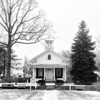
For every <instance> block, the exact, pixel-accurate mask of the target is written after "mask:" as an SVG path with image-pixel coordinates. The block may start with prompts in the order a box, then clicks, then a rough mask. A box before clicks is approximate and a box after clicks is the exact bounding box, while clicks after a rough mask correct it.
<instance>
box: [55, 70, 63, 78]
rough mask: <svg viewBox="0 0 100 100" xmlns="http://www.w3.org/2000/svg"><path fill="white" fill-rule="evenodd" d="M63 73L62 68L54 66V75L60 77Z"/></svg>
mask: <svg viewBox="0 0 100 100" xmlns="http://www.w3.org/2000/svg"><path fill="white" fill-rule="evenodd" d="M62 75H63V68H56V77H57V78H62Z"/></svg>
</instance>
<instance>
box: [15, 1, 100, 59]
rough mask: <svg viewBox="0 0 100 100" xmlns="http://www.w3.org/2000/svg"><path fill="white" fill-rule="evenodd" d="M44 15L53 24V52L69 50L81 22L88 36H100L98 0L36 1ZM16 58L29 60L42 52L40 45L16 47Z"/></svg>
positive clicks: (99, 7) (99, 4) (99, 5)
mask: <svg viewBox="0 0 100 100" xmlns="http://www.w3.org/2000/svg"><path fill="white" fill-rule="evenodd" d="M37 1H38V2H39V6H40V7H41V9H42V10H44V12H45V13H46V18H47V19H48V20H50V21H51V22H52V23H53V28H54V31H56V34H55V36H56V37H59V38H57V39H55V41H54V50H55V51H56V52H60V51H61V50H70V47H71V45H72V42H73V38H74V37H75V34H76V33H77V31H78V25H79V23H80V22H81V20H84V21H85V22H86V23H87V27H88V28H89V29H90V34H91V35H92V36H93V39H95V37H98V36H99V34H100V0H37ZM15 48H16V50H15V51H16V54H18V57H20V58H23V57H24V56H26V57H28V58H29V59H31V58H33V57H34V56H36V55H37V54H39V53H41V52H42V51H44V46H43V45H42V44H41V43H37V44H33V45H16V46H15Z"/></svg>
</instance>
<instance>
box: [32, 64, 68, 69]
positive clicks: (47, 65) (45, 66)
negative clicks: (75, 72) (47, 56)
mask: <svg viewBox="0 0 100 100" xmlns="http://www.w3.org/2000/svg"><path fill="white" fill-rule="evenodd" d="M33 67H34V68H64V67H67V65H60V64H39V65H33Z"/></svg>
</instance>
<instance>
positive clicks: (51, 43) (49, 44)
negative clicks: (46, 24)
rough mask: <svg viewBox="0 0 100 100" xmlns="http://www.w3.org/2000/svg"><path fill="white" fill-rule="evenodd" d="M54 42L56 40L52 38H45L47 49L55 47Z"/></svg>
mask: <svg viewBox="0 0 100 100" xmlns="http://www.w3.org/2000/svg"><path fill="white" fill-rule="evenodd" d="M53 42H54V40H50V39H48V40H45V43H46V45H45V49H46V50H47V49H54V48H53Z"/></svg>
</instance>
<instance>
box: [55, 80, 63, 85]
mask: <svg viewBox="0 0 100 100" xmlns="http://www.w3.org/2000/svg"><path fill="white" fill-rule="evenodd" d="M63 84H64V81H63V80H56V85H63Z"/></svg>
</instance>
